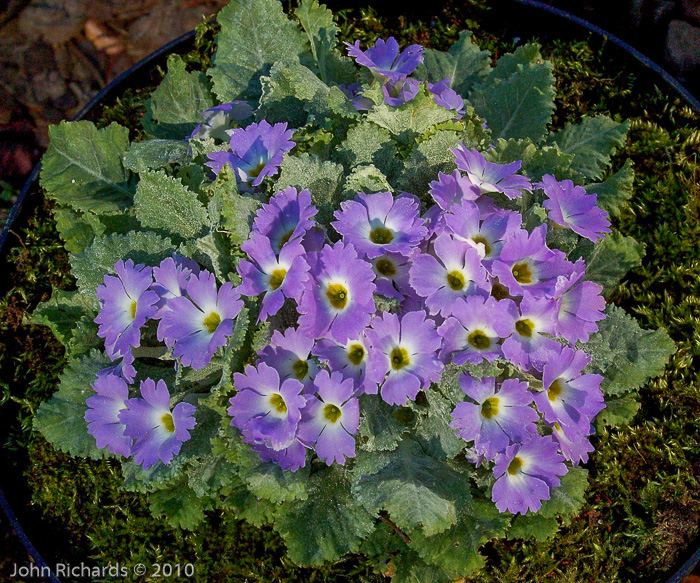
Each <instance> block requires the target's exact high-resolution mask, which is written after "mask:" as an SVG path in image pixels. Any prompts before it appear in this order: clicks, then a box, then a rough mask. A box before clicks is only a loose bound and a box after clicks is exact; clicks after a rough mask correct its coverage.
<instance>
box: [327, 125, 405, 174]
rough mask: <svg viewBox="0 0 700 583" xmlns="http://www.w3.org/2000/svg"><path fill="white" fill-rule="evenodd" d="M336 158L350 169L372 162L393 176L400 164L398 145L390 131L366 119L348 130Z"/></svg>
mask: <svg viewBox="0 0 700 583" xmlns="http://www.w3.org/2000/svg"><path fill="white" fill-rule="evenodd" d="M335 159H336V160H337V161H338V162H340V163H342V164H343V166H345V168H347V169H348V170H350V169H352V168H354V167H355V166H359V165H362V164H372V165H374V166H376V167H377V168H378V169H379V170H380V171H381V172H383V173H384V175H385V176H391V175H392V173H393V172H394V170H395V169H396V167H397V165H398V164H397V158H396V145H395V144H394V142H393V141H392V139H391V134H390V133H389V131H388V130H386V129H384V128H382V127H379V126H378V125H376V124H373V123H369V122H366V121H362V122H360V123H359V124H357V125H356V126H353V127H352V128H350V129H349V130H348V135H347V137H346V138H345V140H344V141H343V142H342V143H341V144H340V146H339V147H338V149H337V151H336V152H335Z"/></svg>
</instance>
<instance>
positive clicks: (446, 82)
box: [428, 79, 464, 119]
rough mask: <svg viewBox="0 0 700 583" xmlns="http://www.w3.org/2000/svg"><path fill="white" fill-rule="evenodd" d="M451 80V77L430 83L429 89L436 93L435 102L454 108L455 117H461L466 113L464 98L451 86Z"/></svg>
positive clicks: (447, 107) (446, 107)
mask: <svg viewBox="0 0 700 583" xmlns="http://www.w3.org/2000/svg"><path fill="white" fill-rule="evenodd" d="M451 82H452V81H451V80H450V79H443V80H442V81H439V82H438V83H428V91H430V92H431V93H432V94H433V95H434V97H433V99H435V103H437V104H438V105H441V106H442V107H444V108H445V109H451V110H454V112H455V119H461V118H462V116H463V115H464V99H462V96H461V95H459V93H457V92H456V91H455V90H454V89H452V88H451V87H450V84H451Z"/></svg>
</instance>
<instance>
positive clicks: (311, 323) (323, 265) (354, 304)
mask: <svg viewBox="0 0 700 583" xmlns="http://www.w3.org/2000/svg"><path fill="white" fill-rule="evenodd" d="M310 273H311V276H312V277H311V279H310V281H309V282H308V283H307V287H306V289H305V290H304V295H302V296H301V302H300V304H299V308H298V310H299V313H300V314H301V316H300V317H299V329H300V330H301V331H302V332H303V333H304V334H306V335H308V336H310V337H312V338H321V337H323V336H325V335H326V334H328V333H330V335H331V337H332V338H333V339H335V340H337V341H338V342H345V341H347V340H349V339H350V338H354V337H356V336H358V335H359V334H360V332H362V330H364V329H365V328H366V327H367V325H368V324H369V321H370V318H371V315H372V314H373V313H374V311H375V306H374V298H373V294H374V290H375V285H374V283H372V280H373V279H374V274H373V273H372V266H371V265H370V264H369V263H367V262H366V261H363V260H362V259H359V258H358V257H357V253H356V252H355V248H354V247H353V246H352V245H345V244H344V243H343V242H342V241H338V242H337V243H336V244H335V245H333V247H331V246H330V245H326V246H325V247H324V248H323V251H321V253H320V254H319V257H318V262H317V263H315V265H313V266H312V267H311V272H310Z"/></svg>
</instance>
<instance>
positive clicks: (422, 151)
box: [396, 130, 459, 197]
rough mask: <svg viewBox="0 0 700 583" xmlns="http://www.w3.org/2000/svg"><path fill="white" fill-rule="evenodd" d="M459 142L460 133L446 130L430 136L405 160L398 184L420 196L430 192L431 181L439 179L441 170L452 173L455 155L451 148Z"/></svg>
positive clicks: (399, 186) (401, 188)
mask: <svg viewBox="0 0 700 583" xmlns="http://www.w3.org/2000/svg"><path fill="white" fill-rule="evenodd" d="M458 143H459V134H457V132H454V131H449V130H444V131H439V132H437V133H436V134H434V135H432V136H430V138H428V139H427V140H425V141H423V142H421V143H420V144H418V146H416V147H415V148H413V151H412V152H411V153H410V155H409V156H408V158H406V160H404V165H403V170H402V172H401V175H400V176H399V178H398V180H397V181H396V182H397V186H398V188H399V189H400V190H405V191H407V192H410V193H412V194H415V195H417V196H419V197H425V196H427V194H428V190H429V188H430V183H431V182H432V181H433V180H437V179H438V173H439V172H445V173H446V174H449V173H451V172H452V171H453V170H454V169H455V168H456V164H455V156H454V154H453V153H452V152H450V148H453V147H455V146H456V145H457V144H458Z"/></svg>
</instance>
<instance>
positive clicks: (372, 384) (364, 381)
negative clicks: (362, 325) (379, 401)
mask: <svg viewBox="0 0 700 583" xmlns="http://www.w3.org/2000/svg"><path fill="white" fill-rule="evenodd" d="M372 350H373V349H372V344H371V342H370V341H369V338H367V335H366V334H365V333H364V332H363V333H362V334H359V335H358V336H357V338H353V339H352V340H348V341H347V342H336V341H334V340H331V339H329V338H323V339H321V340H319V341H318V342H316V345H315V346H314V347H313V350H312V353H313V354H315V355H316V356H318V357H319V358H320V359H321V360H325V361H327V362H328V368H330V370H331V372H340V373H341V374H342V375H343V377H344V378H349V379H352V381H353V386H354V388H355V390H357V391H360V392H363V393H367V394H372V395H374V394H376V393H377V390H378V387H377V384H378V383H379V382H381V381H382V380H384V377H382V378H380V379H376V378H372V375H371V374H370V371H369V370H368V367H367V362H368V360H369V355H370V354H371V353H372Z"/></svg>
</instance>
